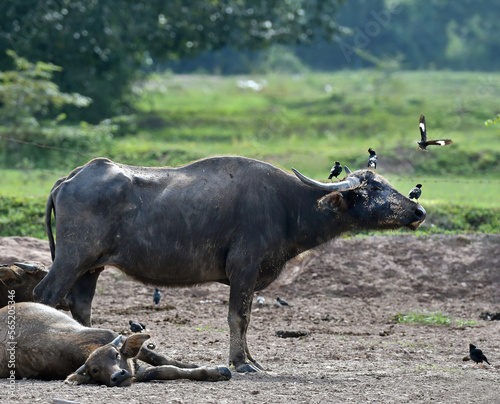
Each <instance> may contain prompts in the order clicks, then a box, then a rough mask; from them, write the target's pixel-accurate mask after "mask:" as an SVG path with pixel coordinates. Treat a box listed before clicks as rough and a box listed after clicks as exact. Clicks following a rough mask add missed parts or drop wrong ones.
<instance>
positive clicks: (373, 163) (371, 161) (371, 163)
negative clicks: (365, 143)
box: [366, 147, 377, 172]
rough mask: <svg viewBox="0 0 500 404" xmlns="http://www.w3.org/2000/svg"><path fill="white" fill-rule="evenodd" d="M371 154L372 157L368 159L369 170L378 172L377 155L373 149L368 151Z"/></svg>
mask: <svg viewBox="0 0 500 404" xmlns="http://www.w3.org/2000/svg"><path fill="white" fill-rule="evenodd" d="M366 152H367V153H370V157H368V168H369V169H370V170H373V171H375V172H377V153H375V150H373V149H372V148H371V147H370V148H369V149H368V150H367V151H366Z"/></svg>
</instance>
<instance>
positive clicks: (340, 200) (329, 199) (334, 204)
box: [318, 192, 345, 212]
mask: <svg viewBox="0 0 500 404" xmlns="http://www.w3.org/2000/svg"><path fill="white" fill-rule="evenodd" d="M344 206H345V201H344V197H343V196H342V194H341V193H340V192H332V193H331V194H328V195H325V196H324V197H323V198H321V199H320V200H318V207H319V208H320V209H330V210H331V211H333V212H335V211H337V210H340V209H342V208H343V207H344Z"/></svg>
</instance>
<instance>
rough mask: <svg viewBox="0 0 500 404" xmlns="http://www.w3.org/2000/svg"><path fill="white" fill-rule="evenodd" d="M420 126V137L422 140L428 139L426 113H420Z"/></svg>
mask: <svg viewBox="0 0 500 404" xmlns="http://www.w3.org/2000/svg"><path fill="white" fill-rule="evenodd" d="M418 128H419V129H420V137H421V138H422V142H426V141H427V125H426V124H425V116H424V114H422V115H420V120H419V121H418Z"/></svg>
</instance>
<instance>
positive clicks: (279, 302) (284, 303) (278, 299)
mask: <svg viewBox="0 0 500 404" xmlns="http://www.w3.org/2000/svg"><path fill="white" fill-rule="evenodd" d="M276 301H277V302H278V304H279V305H280V306H281V307H283V306H290V305H289V304H288V303H287V302H286V301H284V300H283V299H280V298H279V297H277V298H276Z"/></svg>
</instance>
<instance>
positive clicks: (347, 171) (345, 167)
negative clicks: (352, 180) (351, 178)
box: [344, 166, 352, 175]
mask: <svg viewBox="0 0 500 404" xmlns="http://www.w3.org/2000/svg"><path fill="white" fill-rule="evenodd" d="M344 170H345V173H346V174H347V175H349V174H352V173H351V170H349V167H347V166H344Z"/></svg>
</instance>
